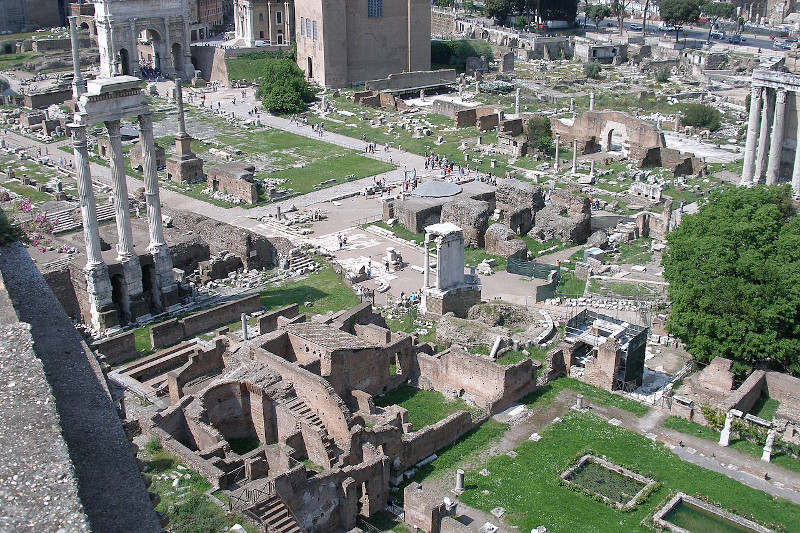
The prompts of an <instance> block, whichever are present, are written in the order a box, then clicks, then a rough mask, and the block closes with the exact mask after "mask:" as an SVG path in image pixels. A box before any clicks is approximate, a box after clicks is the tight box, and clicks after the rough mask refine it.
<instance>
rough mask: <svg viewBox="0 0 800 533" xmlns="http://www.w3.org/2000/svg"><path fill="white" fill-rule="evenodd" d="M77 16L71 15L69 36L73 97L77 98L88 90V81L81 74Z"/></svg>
mask: <svg viewBox="0 0 800 533" xmlns="http://www.w3.org/2000/svg"><path fill="white" fill-rule="evenodd" d="M77 19H78V17H76V16H71V17H69V37H70V41H71V42H72V98H73V99H75V100H77V99H78V98H79V97H80V95H82V94H83V93H85V92H86V81H85V80H84V79H83V76H82V75H81V55H80V50H79V49H78V28H77V22H76V21H77Z"/></svg>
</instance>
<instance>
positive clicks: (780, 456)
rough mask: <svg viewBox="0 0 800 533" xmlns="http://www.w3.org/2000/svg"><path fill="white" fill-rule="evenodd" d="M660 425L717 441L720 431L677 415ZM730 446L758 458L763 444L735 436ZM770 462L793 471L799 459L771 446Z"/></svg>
mask: <svg viewBox="0 0 800 533" xmlns="http://www.w3.org/2000/svg"><path fill="white" fill-rule="evenodd" d="M662 425H663V426H664V427H665V428H668V429H674V430H675V431H678V432H680V433H683V434H685V435H692V436H693V437H698V438H701V439H706V440H709V441H712V442H719V434H720V432H719V431H718V430H716V429H714V428H710V427H707V426H704V425H702V424H698V423H697V422H691V421H689V420H686V419H685V418H681V417H679V416H671V417H669V418H667V419H666V420H664V423H663V424H662ZM730 448H731V449H732V450H736V451H739V452H742V453H745V454H748V455H751V456H753V457H758V458H759V459H760V458H761V454H762V452H763V451H764V447H763V446H759V445H758V444H756V443H754V442H750V441H749V440H745V439H736V438H731V441H730ZM771 463H772V464H774V465H778V466H780V467H783V468H786V469H787V470H792V471H793V472H800V460H798V459H796V458H794V457H792V456H790V455H786V454H785V453H784V452H782V451H779V450H778V449H777V448H773V452H772V459H771Z"/></svg>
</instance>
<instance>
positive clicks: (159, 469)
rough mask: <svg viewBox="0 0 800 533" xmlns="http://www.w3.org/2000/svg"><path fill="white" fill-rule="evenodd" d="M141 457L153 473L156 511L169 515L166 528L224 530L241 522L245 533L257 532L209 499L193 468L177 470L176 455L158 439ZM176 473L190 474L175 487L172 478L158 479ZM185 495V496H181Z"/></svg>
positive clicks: (192, 532)
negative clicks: (156, 495)
mask: <svg viewBox="0 0 800 533" xmlns="http://www.w3.org/2000/svg"><path fill="white" fill-rule="evenodd" d="M139 454H140V456H141V459H142V460H143V461H145V462H146V464H147V473H148V474H149V475H151V476H153V483H152V484H151V485H150V487H149V489H148V490H149V491H150V492H155V493H156V494H158V495H159V496H160V497H161V502H160V503H159V504H158V507H156V511H159V512H162V513H166V514H167V515H168V516H169V530H170V531H180V532H182V533H211V532H215V533H223V532H226V531H228V530H229V529H230V528H231V526H233V525H234V524H237V523H238V524H242V525H243V526H244V528H245V530H246V531H247V532H248V533H257V531H258V529H257V528H255V527H252V526H250V525H249V524H248V523H247V522H245V521H244V519H243V518H242V517H241V516H236V515H232V516H231V515H228V514H227V513H226V512H225V511H224V510H222V509H221V508H220V507H218V506H217V505H216V504H214V503H213V502H211V500H209V499H208V498H207V497H206V496H205V494H203V493H204V492H206V491H207V490H209V489H210V488H211V484H210V483H209V482H208V481H206V480H205V478H203V477H202V476H201V475H200V474H198V473H197V472H195V471H193V470H188V469H186V470H180V469H178V465H179V464H180V462H179V461H178V459H177V458H176V457H174V456H173V455H171V454H170V453H169V452H167V451H166V450H164V449H163V448H162V447H161V446H160V445H159V444H158V441H156V440H152V441H150V442H148V443H147V444H146V445H145V447H144V448H143V449H142V451H141V452H139ZM170 472H177V473H180V474H189V479H188V480H185V479H181V480H180V482H179V486H178V488H181V487H188V489H186V490H181V491H179V490H176V489H175V488H173V487H172V478H167V479H158V478H159V477H160V475H162V474H166V473H170ZM184 495H185V496H184Z"/></svg>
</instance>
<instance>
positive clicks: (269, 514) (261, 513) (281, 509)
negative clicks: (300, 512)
mask: <svg viewBox="0 0 800 533" xmlns="http://www.w3.org/2000/svg"><path fill="white" fill-rule="evenodd" d="M245 511H247V513H248V514H252V515H254V516H256V517H257V518H258V519H259V521H260V522H261V523H262V524H264V525H265V526H266V530H267V531H269V532H270V533H303V529H302V528H301V527H300V525H299V524H298V523H297V520H295V517H294V515H293V514H292V513H291V512H289V508H288V507H287V506H286V504H285V503H283V500H282V499H281V498H280V497H279V496H278V495H277V494H270V495H269V496H268V497H267V498H266V499H264V500H261V501H258V502H256V503H254V504H253V505H251V506H250V507H247V508H246V509H245Z"/></svg>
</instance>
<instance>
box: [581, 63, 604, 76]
mask: <svg viewBox="0 0 800 533" xmlns="http://www.w3.org/2000/svg"><path fill="white" fill-rule="evenodd" d="M602 70H603V67H601V66H600V63H598V62H597V61H592V62H591V63H586V64H585V65H583V74H584V76H586V77H587V78H592V79H595V80H596V79H599V78H600V72H601V71H602Z"/></svg>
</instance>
